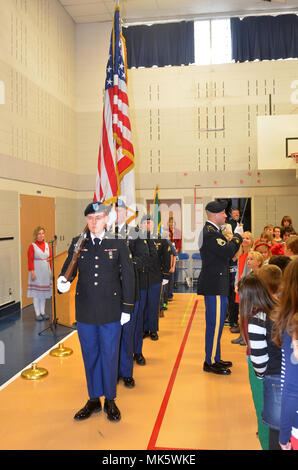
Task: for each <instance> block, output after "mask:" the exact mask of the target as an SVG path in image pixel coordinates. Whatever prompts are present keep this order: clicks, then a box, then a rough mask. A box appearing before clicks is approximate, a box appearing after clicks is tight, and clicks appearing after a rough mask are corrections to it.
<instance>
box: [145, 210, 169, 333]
mask: <svg viewBox="0 0 298 470" xmlns="http://www.w3.org/2000/svg"><path fill="white" fill-rule="evenodd" d="M153 228H154V221H153V217H152V216H151V215H150V214H146V215H144V216H143V217H142V219H141V229H142V230H143V234H144V235H145V236H146V238H147V243H148V246H149V252H150V263H149V267H148V290H147V301H146V305H145V309H144V337H147V336H150V338H151V339H152V340H153V341H157V340H158V333H157V332H158V330H159V304H160V294H161V288H162V284H164V283H167V282H169V279H170V269H171V248H170V245H169V243H168V240H166V239H164V238H161V237H160V236H159V235H157V234H154V233H153Z"/></svg>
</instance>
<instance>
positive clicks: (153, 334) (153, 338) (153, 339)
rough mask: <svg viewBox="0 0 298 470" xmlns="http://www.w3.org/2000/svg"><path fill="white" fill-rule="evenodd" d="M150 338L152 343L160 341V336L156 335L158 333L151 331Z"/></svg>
mask: <svg viewBox="0 0 298 470" xmlns="http://www.w3.org/2000/svg"><path fill="white" fill-rule="evenodd" d="M150 338H151V339H152V341H157V340H158V334H157V333H156V331H151V333H150Z"/></svg>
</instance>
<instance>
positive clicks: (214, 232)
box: [197, 201, 242, 375]
mask: <svg viewBox="0 0 298 470" xmlns="http://www.w3.org/2000/svg"><path fill="white" fill-rule="evenodd" d="M205 209H206V213H207V217H208V220H207V222H206V224H205V226H204V228H203V231H202V233H201V235H200V240H199V246H200V253H201V258H202V269H201V273H200V276H199V279H198V290H197V293H198V295H204V299H205V316H206V331H205V362H204V366H203V370H204V371H206V372H213V373H215V374H221V375H229V374H230V373H231V370H230V369H229V367H231V366H232V363H231V362H230V361H223V360H222V359H221V351H220V338H221V334H222V329H223V325H224V321H225V317H226V311H227V306H228V295H229V263H230V259H231V258H233V256H234V255H235V254H236V253H237V251H238V250H239V248H240V246H241V243H242V237H241V235H239V234H238V233H234V235H233V238H232V239H231V241H230V242H228V241H227V240H226V238H225V237H224V235H223V234H222V233H221V230H220V226H221V225H224V223H225V220H226V217H227V215H226V212H225V209H226V202H219V201H212V202H209V203H208V204H207V206H206V208H205Z"/></svg>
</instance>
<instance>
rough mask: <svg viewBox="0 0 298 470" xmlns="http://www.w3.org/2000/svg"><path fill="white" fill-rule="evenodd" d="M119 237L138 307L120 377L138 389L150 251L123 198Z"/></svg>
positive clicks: (127, 330)
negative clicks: (129, 221) (127, 254)
mask: <svg viewBox="0 0 298 470" xmlns="http://www.w3.org/2000/svg"><path fill="white" fill-rule="evenodd" d="M115 206H116V214H117V218H116V222H115V235H116V237H119V238H124V239H125V240H126V244H127V246H128V248H129V250H130V252H131V255H132V262H133V266H134V272H135V287H136V289H135V290H136V295H135V307H134V314H133V315H132V318H131V320H130V321H129V322H128V323H126V324H125V325H123V327H122V334H121V341H120V357H119V378H121V379H122V380H123V382H124V385H125V386H126V387H128V388H133V387H134V386H135V380H134V378H133V361H134V359H135V361H136V363H137V364H139V365H145V363H146V360H145V358H144V356H143V354H142V343H143V341H142V340H143V310H144V302H145V298H146V297H145V293H144V292H143V288H142V287H143V286H142V280H141V278H142V279H143V276H144V275H145V273H146V272H147V267H148V262H149V248H148V244H147V240H145V239H144V238H142V237H139V236H138V234H139V230H138V228H135V227H130V226H129V225H128V224H127V223H126V220H127V207H126V204H125V202H124V201H123V200H122V199H120V198H119V199H118V200H117V202H116V205H115ZM140 343H141V344H140Z"/></svg>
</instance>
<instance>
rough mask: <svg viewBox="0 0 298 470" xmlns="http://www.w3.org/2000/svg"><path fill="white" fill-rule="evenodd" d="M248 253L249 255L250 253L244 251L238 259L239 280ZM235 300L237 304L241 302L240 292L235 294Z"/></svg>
mask: <svg viewBox="0 0 298 470" xmlns="http://www.w3.org/2000/svg"><path fill="white" fill-rule="evenodd" d="M247 255H248V253H242V255H240V256H239V259H238V273H239V274H238V280H239V279H240V278H241V276H242V273H243V269H244V265H245V261H246V258H247ZM235 302H236V303H237V304H239V294H238V292H236V294H235Z"/></svg>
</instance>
